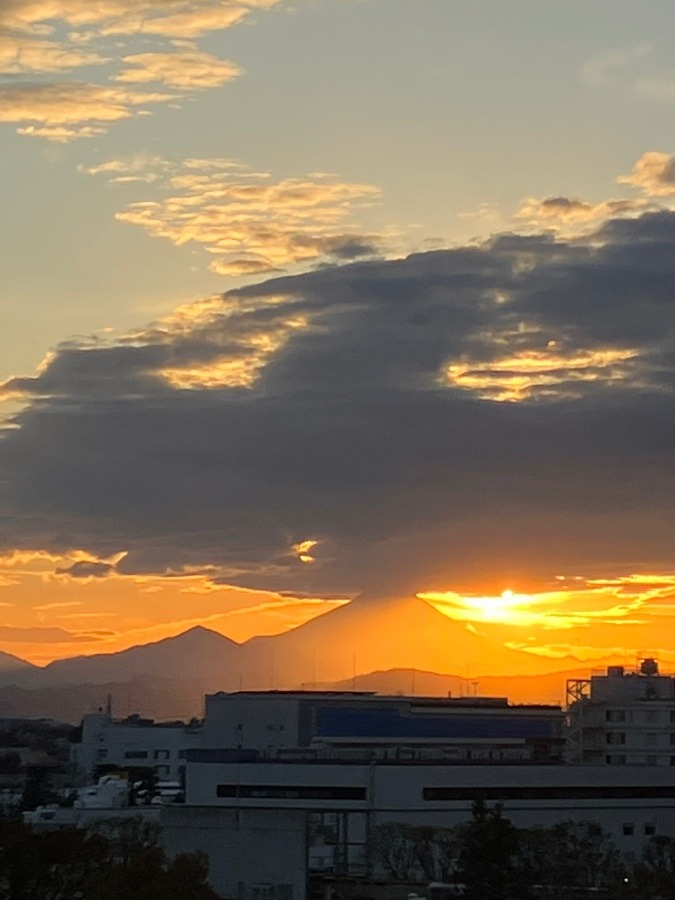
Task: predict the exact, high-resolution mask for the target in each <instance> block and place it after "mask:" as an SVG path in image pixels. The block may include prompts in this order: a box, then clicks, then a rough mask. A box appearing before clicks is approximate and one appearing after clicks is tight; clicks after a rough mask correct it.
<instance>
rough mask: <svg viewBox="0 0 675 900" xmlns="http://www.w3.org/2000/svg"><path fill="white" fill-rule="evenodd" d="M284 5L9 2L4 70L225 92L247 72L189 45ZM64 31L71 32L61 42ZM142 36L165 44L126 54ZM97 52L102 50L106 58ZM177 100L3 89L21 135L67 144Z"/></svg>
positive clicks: (51, 87)
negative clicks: (111, 67)
mask: <svg viewBox="0 0 675 900" xmlns="http://www.w3.org/2000/svg"><path fill="white" fill-rule="evenodd" d="M279 2H281V0H5V2H4V3H2V4H1V5H0V74H6V75H20V74H54V73H56V74H59V73H65V72H70V71H72V70H74V69H82V68H85V67H90V66H94V65H100V64H102V63H114V64H115V65H116V66H117V67H118V71H117V72H116V73H114V74H113V75H111V76H110V78H111V79H112V81H113V82H116V83H117V84H131V85H140V84H163V85H166V86H168V87H171V88H172V89H174V90H175V91H181V92H184V91H186V90H203V89H207V88H215V87H220V86H221V85H223V84H225V83H226V82H228V81H231V80H232V79H233V78H236V77H237V76H238V75H239V74H241V72H240V69H239V68H238V67H237V66H236V65H235V64H234V63H232V62H230V61H228V60H224V59H220V58H218V57H217V56H214V55H213V54H212V53H208V52H206V51H203V50H200V49H199V48H198V47H197V46H195V45H194V44H192V43H191V41H193V40H194V39H196V38H199V37H201V36H202V35H205V34H208V33H210V32H213V31H218V30H221V29H224V28H229V27H231V26H233V25H236V24H238V23H240V22H241V21H243V20H244V19H245V18H246V17H247V16H248V15H249V14H250V13H251V11H253V10H255V9H269V8H271V7H273V6H275V5H277V3H279ZM63 27H65V28H68V29H70V31H69V32H68V35H67V38H62V39H58V37H59V36H60V32H61V29H62V28H63ZM145 35H147V36H150V37H152V38H153V41H154V43H157V42H159V43H160V45H161V46H160V49H158V50H153V51H152V52H143V53H129V52H128V50H126V48H125V47H124V41H122V50H120V49H119V47H120V41H119V40H115V39H116V38H118V39H119V38H132V37H133V36H145ZM94 42H95V44H94ZM92 46H96V47H101V46H104V47H105V49H106V51H107V53H106V55H105V56H103V55H101V54H100V53H99V52H98V51H97V50H94V49H90V48H91V47H92ZM125 51H126V55H125ZM120 56H121V58H120ZM178 97H179V94H176V93H172V94H144V95H140V94H138V93H136V92H133V91H131V92H124V91H122V90H121V89H120V88H114V87H113V88H111V87H109V85H108V84H98V83H97V84H85V83H78V84H48V83H40V84H19V85H13V86H6V87H3V88H0V122H7V123H13V124H19V125H21V127H20V128H19V129H18V132H19V134H22V135H28V136H33V137H41V138H45V139H47V140H50V141H57V142H68V141H72V140H75V139H76V138H85V137H94V136H96V135H100V134H102V133H104V132H105V131H106V130H107V129H108V128H109V127H110V125H111V124H112V123H114V122H117V121H119V120H121V119H126V118H129V117H130V116H131V115H139V114H141V112H142V111H141V110H140V109H137V107H139V106H142V105H143V104H147V103H157V102H167V101H171V100H176V99H177V98H178ZM24 122H27V123H29V124H26V125H23V124H22V123H24Z"/></svg>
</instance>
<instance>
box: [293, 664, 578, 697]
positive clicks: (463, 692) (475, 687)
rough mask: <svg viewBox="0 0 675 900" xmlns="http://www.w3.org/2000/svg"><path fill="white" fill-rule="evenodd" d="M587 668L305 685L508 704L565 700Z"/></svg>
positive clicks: (409, 675) (411, 673)
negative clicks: (475, 698)
mask: <svg viewBox="0 0 675 900" xmlns="http://www.w3.org/2000/svg"><path fill="white" fill-rule="evenodd" d="M587 677H588V669H581V668H580V669H575V670H569V671H562V672H549V673H547V674H544V675H486V676H483V677H481V678H476V679H474V678H472V679H467V678H464V677H462V676H459V675H441V674H439V673H438V672H420V671H417V670H415V669H389V670H387V671H384V672H369V673H368V674H364V675H358V676H357V677H356V678H348V679H345V680H344V681H334V682H323V683H320V684H305V685H304V687H305V688H306V689H309V690H332V691H351V690H358V691H373V692H374V693H376V694H389V695H396V694H409V695H417V696H428V697H448V696H451V697H462V696H472V695H478V696H483V697H486V696H487V697H506V698H507V699H508V700H509V701H510V702H511V703H553V704H556V705H558V704H564V703H565V685H566V681H567V679H568V678H587Z"/></svg>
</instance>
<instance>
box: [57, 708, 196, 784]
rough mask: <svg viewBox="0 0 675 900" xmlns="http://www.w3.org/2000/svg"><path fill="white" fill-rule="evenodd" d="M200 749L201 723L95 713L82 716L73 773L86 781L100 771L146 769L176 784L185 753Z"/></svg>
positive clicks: (161, 778)
mask: <svg viewBox="0 0 675 900" xmlns="http://www.w3.org/2000/svg"><path fill="white" fill-rule="evenodd" d="M201 745H202V725H201V722H194V723H191V724H185V723H184V722H159V723H158V722H155V721H153V720H152V719H143V718H141V717H140V716H129V717H128V718H126V719H114V718H113V717H112V715H111V714H110V713H109V712H97V713H88V714H87V715H85V716H84V718H83V720H82V740H81V742H80V743H78V744H73V749H72V754H73V763H74V766H75V768H76V770H77V771H78V772H79V774H80V776H81V777H84V778H86V779H91V778H93V776H94V774H95V773H96V771H97V769H98V770H100V769H101V768H110V769H113V768H116V769H127V768H149V769H152V770H153V771H154V773H155V774H156V776H157V778H159V779H160V780H167V781H179V780H181V779H182V777H183V775H184V773H185V757H186V754H187V751H188V750H190V749H196V748H198V747H201Z"/></svg>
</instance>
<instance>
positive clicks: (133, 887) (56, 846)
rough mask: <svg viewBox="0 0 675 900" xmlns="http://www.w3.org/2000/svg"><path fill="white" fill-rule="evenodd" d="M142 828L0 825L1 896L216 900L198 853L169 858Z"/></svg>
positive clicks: (127, 825)
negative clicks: (43, 829) (44, 828)
mask: <svg viewBox="0 0 675 900" xmlns="http://www.w3.org/2000/svg"><path fill="white" fill-rule="evenodd" d="M146 824H147V823H143V822H132V823H129V822H128V821H126V822H124V823H121V824H120V823H118V827H117V829H116V828H115V826H111V827H110V829H109V830H108V834H107V836H106V834H105V833H104V832H105V831H106V829H104V828H97V829H95V830H91V831H88V830H85V829H77V828H59V829H56V830H54V831H47V832H39V833H37V834H35V833H33V832H32V831H31V830H30V829H29V828H27V827H26V826H25V825H24V824H23V822H22V821H21V820H20V819H14V820H10V819H4V820H0V897H7V898H11V900H64V898H68V900H76V898H78V900H122V898H127V897H129V898H131V897H133V898H134V900H217V898H218V895H217V894H216V893H215V892H214V891H213V889H212V888H211V887H210V886H209V884H208V882H207V875H208V862H207V859H206V857H205V856H203V855H201V854H183V855H181V856H178V857H176V858H175V859H173V860H169V859H167V857H166V856H165V854H164V851H163V850H162V848H161V847H160V846H159V844H158V842H157V830H156V829H154V828H150V829H148V828H146V827H145V825H146Z"/></svg>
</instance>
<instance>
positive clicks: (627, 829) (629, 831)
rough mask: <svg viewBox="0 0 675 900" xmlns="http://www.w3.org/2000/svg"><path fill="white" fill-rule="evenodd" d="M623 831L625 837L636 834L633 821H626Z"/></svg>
mask: <svg viewBox="0 0 675 900" xmlns="http://www.w3.org/2000/svg"><path fill="white" fill-rule="evenodd" d="M622 831H623V836H624V837H631V836H632V835H633V834H635V826H634V825H633V823H632V822H624V823H623V829H622Z"/></svg>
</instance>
